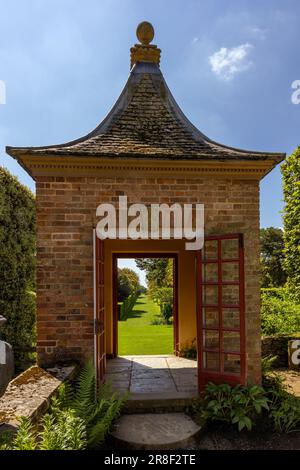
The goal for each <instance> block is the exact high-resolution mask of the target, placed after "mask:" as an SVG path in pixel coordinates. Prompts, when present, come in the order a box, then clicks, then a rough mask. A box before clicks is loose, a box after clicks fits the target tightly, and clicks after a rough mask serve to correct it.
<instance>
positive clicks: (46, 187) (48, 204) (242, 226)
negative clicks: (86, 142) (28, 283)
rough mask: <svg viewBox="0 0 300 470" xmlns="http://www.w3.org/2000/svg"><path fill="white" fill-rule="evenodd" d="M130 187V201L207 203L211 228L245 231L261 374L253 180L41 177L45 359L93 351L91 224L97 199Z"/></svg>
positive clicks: (250, 311) (251, 368) (252, 358)
mask: <svg viewBox="0 0 300 470" xmlns="http://www.w3.org/2000/svg"><path fill="white" fill-rule="evenodd" d="M123 194H124V195H127V196H128V204H131V203H137V202H142V203H149V204H150V203H163V202H165V203H169V204H171V203H174V202H179V203H188V202H189V203H196V202H198V203H203V204H204V205H205V225H206V227H205V231H206V234H217V233H218V234H220V233H231V232H242V233H244V236H245V275H246V323H247V332H246V333H247V354H248V361H247V364H248V375H249V376H250V377H252V378H253V379H254V380H255V381H259V380H260V365H259V358H260V332H259V326H260V325H259V264H258V262H259V232H258V231H259V189H258V182H257V181H252V180H231V179H224V180H222V179H213V178H211V179H207V178H205V179H199V178H184V177H183V178H164V177H162V178H159V177H157V178H148V179H145V178H143V177H141V178H135V177H132V178H128V177H124V178H119V177H118V178H102V177H37V195H36V200H37V225H38V271H37V302H38V357H39V362H40V363H41V364H43V365H50V364H53V363H54V362H57V361H59V362H64V361H69V360H81V361H82V360H84V359H86V358H87V357H89V356H91V355H92V352H93V265H92V263H93V260H92V228H93V227H94V226H95V224H96V215H95V213H96V208H97V206H98V205H99V204H101V203H102V202H114V203H117V202H118V196H119V195H123Z"/></svg>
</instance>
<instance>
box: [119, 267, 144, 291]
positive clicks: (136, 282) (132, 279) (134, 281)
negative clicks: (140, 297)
mask: <svg viewBox="0 0 300 470" xmlns="http://www.w3.org/2000/svg"><path fill="white" fill-rule="evenodd" d="M122 273H123V274H125V276H127V277H128V279H129V283H130V286H131V290H132V291H137V290H138V289H139V287H140V278H139V276H138V274H137V273H136V272H135V271H133V269H130V268H122Z"/></svg>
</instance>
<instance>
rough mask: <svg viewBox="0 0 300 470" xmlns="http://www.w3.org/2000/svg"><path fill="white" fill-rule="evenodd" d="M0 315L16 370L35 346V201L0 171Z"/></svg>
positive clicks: (28, 359)
mask: <svg viewBox="0 0 300 470" xmlns="http://www.w3.org/2000/svg"><path fill="white" fill-rule="evenodd" d="M0 227H1V229H0V315H3V316H4V317H6V319H7V323H6V325H5V327H4V328H2V329H1V332H0V333H1V338H2V339H4V340H5V341H7V342H8V343H10V344H11V345H12V346H13V348H14V353H15V364H16V368H17V369H23V368H25V367H26V366H27V363H29V362H30V360H31V358H32V353H31V351H30V350H31V349H32V348H33V346H34V345H35V294H34V292H33V291H34V290H35V253H36V248H35V240H36V237H35V199H34V195H33V194H32V192H31V191H30V190H29V189H28V188H27V187H25V186H23V185H22V184H20V182H19V181H18V179H17V178H16V177H14V176H12V175H11V174H10V173H9V172H8V171H7V170H6V169H4V168H0Z"/></svg>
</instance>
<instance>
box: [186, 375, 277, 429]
mask: <svg viewBox="0 0 300 470" xmlns="http://www.w3.org/2000/svg"><path fill="white" fill-rule="evenodd" d="M268 401H269V400H268V398H267V397H266V396H265V392H264V389H263V388H262V387H259V386H257V385H251V386H247V387H242V386H241V385H236V386H235V387H234V388H232V387H230V385H228V384H221V385H216V384H213V383H208V384H207V385H206V388H205V393H204V401H202V402H198V406H199V408H198V410H200V413H201V414H202V416H203V417H204V418H206V419H209V420H212V421H219V422H224V423H228V424H233V425H236V426H237V427H238V430H239V431H242V430H243V429H246V430H248V431H251V429H252V427H253V425H254V424H255V420H256V418H257V417H258V415H259V414H260V413H261V412H262V411H263V410H268V409H269V405H268ZM194 411H197V405H196V407H195V406H194Z"/></svg>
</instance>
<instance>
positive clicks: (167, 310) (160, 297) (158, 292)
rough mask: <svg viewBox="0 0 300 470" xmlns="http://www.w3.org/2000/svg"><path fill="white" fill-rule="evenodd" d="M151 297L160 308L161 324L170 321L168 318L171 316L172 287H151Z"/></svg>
mask: <svg viewBox="0 0 300 470" xmlns="http://www.w3.org/2000/svg"><path fill="white" fill-rule="evenodd" d="M151 297H152V299H153V301H154V302H155V303H156V304H157V305H158V306H159V308H160V315H161V317H162V319H163V322H162V324H168V323H170V321H171V320H170V319H171V318H172V317H173V288H172V287H157V288H156V289H153V291H152V293H151Z"/></svg>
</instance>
